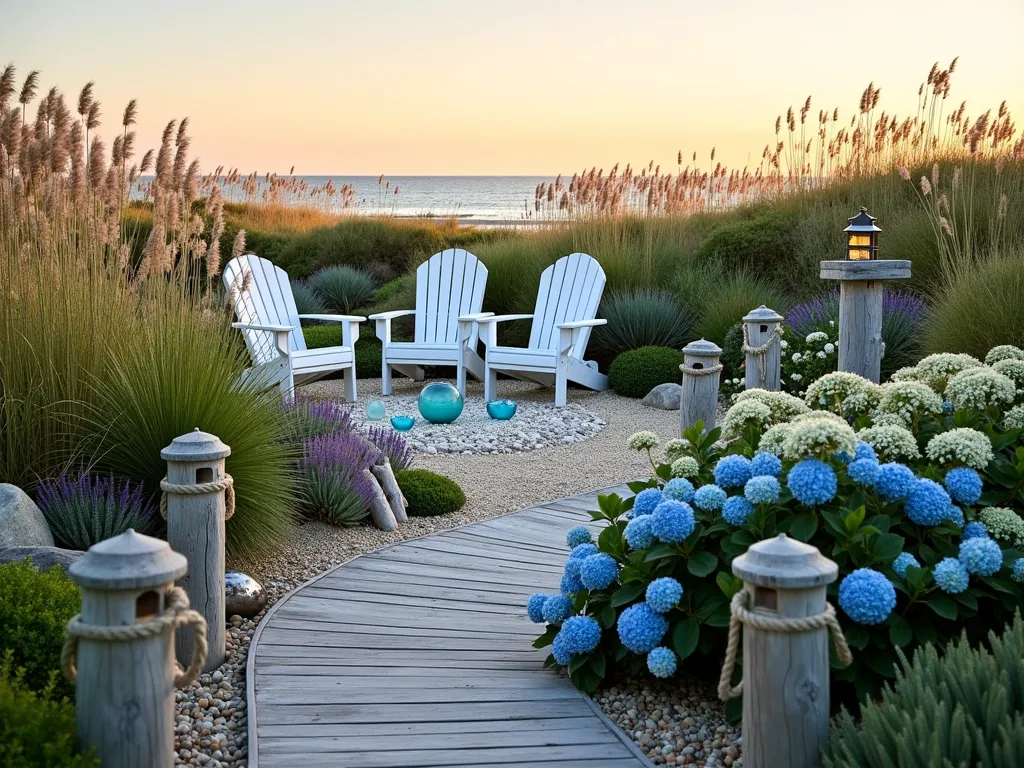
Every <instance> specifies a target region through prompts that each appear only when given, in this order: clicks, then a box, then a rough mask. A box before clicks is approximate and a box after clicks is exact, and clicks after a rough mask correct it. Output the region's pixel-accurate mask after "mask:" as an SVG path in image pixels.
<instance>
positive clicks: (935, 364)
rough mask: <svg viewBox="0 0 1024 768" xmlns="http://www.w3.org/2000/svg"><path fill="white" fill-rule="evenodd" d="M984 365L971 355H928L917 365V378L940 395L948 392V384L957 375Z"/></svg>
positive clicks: (945, 353) (947, 353)
mask: <svg viewBox="0 0 1024 768" xmlns="http://www.w3.org/2000/svg"><path fill="white" fill-rule="evenodd" d="M982 365H984V363H982V362H981V360H979V359H977V358H976V357H971V356H970V355H963V354H955V353H952V352H940V353H938V354H935V355H928V357H926V358H924V359H923V360H921V361H920V362H919V363H918V364H917V366H916V367H917V378H918V380H920V381H923V382H924V383H925V384H927V385H928V386H929V387H931V388H932V389H934V390H935V391H936V392H938V393H939V394H940V395H941V394H942V393H943V392H945V391H946V382H947V381H949V377H950V376H952V375H953V374H955V373H960V371H963V370H966V369H967V368H980V367H981V366H982Z"/></svg>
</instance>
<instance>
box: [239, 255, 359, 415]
mask: <svg viewBox="0 0 1024 768" xmlns="http://www.w3.org/2000/svg"><path fill="white" fill-rule="evenodd" d="M223 279H224V285H225V287H226V288H227V290H228V293H229V296H231V297H232V298H233V301H234V307H235V317H237V318H238V322H237V323H233V324H232V327H234V328H239V329H241V331H242V336H243V337H244V338H245V345H246V347H248V349H249V357H250V358H251V359H252V364H253V367H252V368H249V369H248V370H247V371H246V372H245V374H244V376H245V378H246V379H247V380H248V379H251V378H256V379H258V380H259V381H260V382H261V383H262V384H263V385H264V386H268V387H269V386H273V385H277V386H279V387H280V388H281V393H282V394H283V395H285V396H286V397H287V396H290V393H291V391H292V390H293V389H294V388H295V385H296V384H302V383H304V382H309V381H315V380H316V379H319V378H321V377H322V376H326V375H327V374H328V373H333V372H334V371H343V372H344V377H345V399H346V400H348V401H349V402H354V401H355V399H356V359H355V343H356V341H357V340H358V339H359V323H361V322H363V321H364V320H366V318H365V317H359V316H358V315H300V314H299V313H298V310H297V309H296V307H295V299H294V297H293V296H292V286H291V283H290V282H289V281H288V273H287V272H285V271H284V270H283V269H281V268H280V267H275V266H274V265H273V264H271V263H270V262H269V261H267V260H266V259H261V258H260V257H259V256H256V255H255V254H252V253H249V254H246V255H244V256H239V257H238V258H237V259H232V260H231V261H229V262H228V265H227V266H226V267H225V268H224V278H223ZM300 320H318V321H320V322H329V323H341V336H342V344H341V346H339V347H324V348H322V349H306V340H305V338H303V336H302V326H301V323H300Z"/></svg>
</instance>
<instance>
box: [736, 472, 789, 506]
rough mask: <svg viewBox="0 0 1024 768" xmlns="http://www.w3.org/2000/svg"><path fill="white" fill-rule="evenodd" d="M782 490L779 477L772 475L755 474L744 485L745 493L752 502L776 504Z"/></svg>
mask: <svg viewBox="0 0 1024 768" xmlns="http://www.w3.org/2000/svg"><path fill="white" fill-rule="evenodd" d="M781 492H782V486H781V485H779V481H778V479H776V478H775V477H772V476H771V475H755V476H754V477H752V478H750V479H749V480H747V484H746V485H745V486H743V495H744V496H746V497H747V501H749V502H750V503H751V504H774V503H775V502H776V501H778V500H779V494H780V493H781Z"/></svg>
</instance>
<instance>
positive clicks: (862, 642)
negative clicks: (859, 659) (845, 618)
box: [843, 624, 871, 650]
mask: <svg viewBox="0 0 1024 768" xmlns="http://www.w3.org/2000/svg"><path fill="white" fill-rule="evenodd" d="M843 633H844V634H845V635H846V642H847V643H849V645H850V647H851V648H856V649H858V650H864V649H865V648H866V647H867V645H868V641H869V640H870V639H871V635H870V634H869V633H868V630H867V627H864V626H862V625H860V624H849V625H846V626H844V627H843Z"/></svg>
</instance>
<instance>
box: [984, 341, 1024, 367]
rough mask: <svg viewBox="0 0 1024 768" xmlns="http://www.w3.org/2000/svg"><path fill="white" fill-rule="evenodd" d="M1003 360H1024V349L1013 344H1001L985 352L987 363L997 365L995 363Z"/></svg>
mask: <svg viewBox="0 0 1024 768" xmlns="http://www.w3.org/2000/svg"><path fill="white" fill-rule="evenodd" d="M1002 360H1024V349H1021V348H1020V347H1015V346H1013V345H1012V344H1000V345H999V346H997V347H992V349H990V350H989V351H988V352H987V353H986V354H985V365H991V366H993V367H995V364H996V363H998V362H1000V361H1002Z"/></svg>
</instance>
